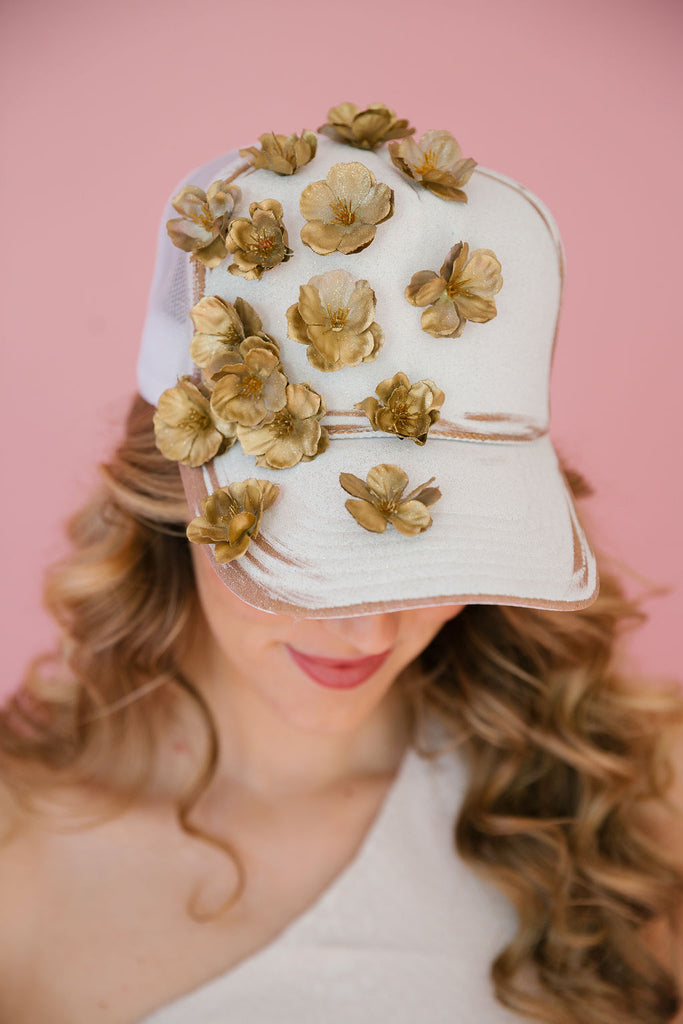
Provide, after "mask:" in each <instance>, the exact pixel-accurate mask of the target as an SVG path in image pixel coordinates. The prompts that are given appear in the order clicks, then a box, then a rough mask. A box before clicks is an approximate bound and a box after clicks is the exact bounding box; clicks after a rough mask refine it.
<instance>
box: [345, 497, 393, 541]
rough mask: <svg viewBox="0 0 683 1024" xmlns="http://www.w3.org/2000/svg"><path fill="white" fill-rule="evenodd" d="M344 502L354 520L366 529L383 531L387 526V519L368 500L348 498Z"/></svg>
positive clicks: (374, 531) (377, 531) (375, 531)
mask: <svg viewBox="0 0 683 1024" xmlns="http://www.w3.org/2000/svg"><path fill="white" fill-rule="evenodd" d="M344 504H345V506H346V508H347V509H348V510H349V512H350V513H351V515H352V516H353V518H354V519H355V520H356V522H357V523H360V525H361V526H363V527H364V528H365V529H366V530H370V531H371V533H384V531H385V530H386V528H387V520H386V518H385V516H383V515H382V513H381V512H380V511H379V509H377V508H375V506H374V505H371V504H370V502H368V501H356V500H355V499H354V498H348V499H347V500H346V501H345V502H344Z"/></svg>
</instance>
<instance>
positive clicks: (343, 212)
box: [330, 198, 356, 226]
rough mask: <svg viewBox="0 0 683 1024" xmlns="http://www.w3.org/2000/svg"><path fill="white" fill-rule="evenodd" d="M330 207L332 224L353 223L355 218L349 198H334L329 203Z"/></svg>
mask: <svg viewBox="0 0 683 1024" xmlns="http://www.w3.org/2000/svg"><path fill="white" fill-rule="evenodd" d="M330 208H331V210H332V213H333V214H334V219H333V221H332V223H333V224H344V225H345V226H347V225H349V224H353V222H354V220H355V219H356V215H355V213H354V212H353V210H352V209H351V200H350V199H339V198H337V199H335V201H334V202H333V203H330Z"/></svg>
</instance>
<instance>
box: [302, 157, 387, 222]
mask: <svg viewBox="0 0 683 1024" xmlns="http://www.w3.org/2000/svg"><path fill="white" fill-rule="evenodd" d="M376 180H377V179H376V178H375V175H374V174H373V173H372V171H370V170H369V169H368V168H367V167H366V166H365V165H364V164H361V163H359V162H358V161H357V160H353V161H352V162H351V163H348V164H334V166H333V167H330V169H329V171H328V172H327V184H328V187H329V189H330V191H331V192H332V195H333V196H334V199H335V201H341V202H342V203H344V204H345V205H348V206H349V208H350V209H351V210H355V209H356V207H357V206H359V204H360V203H362V201H363V200H364V199H365V197H366V196H367V195H368V193H369V192H370V190H371V189H372V187H373V185H374V184H375V182H376ZM385 187H387V188H388V186H385ZM390 191H391V190H390ZM301 212H302V213H303V210H302V211H301Z"/></svg>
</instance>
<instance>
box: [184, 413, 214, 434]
mask: <svg viewBox="0 0 683 1024" xmlns="http://www.w3.org/2000/svg"><path fill="white" fill-rule="evenodd" d="M179 426H180V427H181V428H182V429H183V430H191V431H193V432H197V433H199V431H202V430H207V429H208V428H209V427H210V426H211V420H210V418H209V417H208V416H207V415H206V413H205V412H201V411H200V410H199V409H188V411H187V414H186V415H185V416H184V418H183V419H182V420H181V422H180V424H179Z"/></svg>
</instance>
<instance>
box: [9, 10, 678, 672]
mask: <svg viewBox="0 0 683 1024" xmlns="http://www.w3.org/2000/svg"><path fill="white" fill-rule="evenodd" d="M3 21H4V25H3V27H2V33H1V38H2V42H1V43H0V48H1V52H0V73H1V74H2V76H3V77H4V79H5V81H4V90H3V95H4V97H5V100H4V109H3V112H2V117H3V134H4V138H5V141H4V145H3V151H4V154H5V156H4V165H3V168H2V197H3V202H2V206H3V230H2V256H1V259H2V270H1V274H2V276H1V280H2V281H3V283H4V284H5V285H6V288H5V293H4V299H3V303H2V314H3V322H4V324H5V331H4V339H3V368H4V373H3V378H4V386H3V402H2V405H1V414H2V425H1V429H2V440H3V447H4V455H5V465H6V470H5V482H6V488H5V501H4V502H3V522H2V544H3V567H4V571H3V573H2V579H3V615H2V624H3V631H5V633H6V637H5V638H4V639H3V651H4V652H5V658H4V660H3V673H2V677H1V678H0V691H1V692H8V691H9V690H11V689H12V688H13V687H15V686H16V685H17V683H18V680H19V677H20V673H21V671H22V667H23V665H24V664H25V662H26V660H27V658H28V657H29V656H30V655H32V654H34V653H36V652H38V651H39V650H40V649H41V648H43V647H44V646H45V645H46V643H48V641H49V640H50V638H51V636H52V635H53V632H52V627H51V626H50V624H49V622H48V620H47V618H46V616H45V615H44V613H43V612H42V611H41V610H40V577H41V572H42V567H43V566H44V565H45V564H46V563H47V562H48V561H51V560H52V559H53V557H54V556H56V555H57V554H59V552H60V551H62V550H63V547H64V542H63V540H62V531H61V523H62V522H63V520H64V518H65V517H66V515H67V514H68V513H69V511H70V510H72V509H73V508H74V507H75V506H76V504H77V503H78V502H79V501H80V500H81V499H82V498H83V497H84V496H85V495H86V493H87V491H88V489H89V487H90V486H91V484H92V483H93V482H94V480H95V478H96V472H95V468H94V467H95V464H96V462H97V460H99V459H101V458H104V457H105V455H106V453H107V452H108V450H109V449H110V447H111V444H112V442H113V440H114V438H115V437H116V436H117V434H118V424H119V422H120V419H121V416H122V414H123V412H124V410H125V409H126V406H127V402H128V396H129V394H130V393H131V392H132V391H133V389H134V388H135V358H136V353H137V347H138V339H139V334H140V330H141V326H142V322H143V317H144V312H145V305H146V296H147V289H148V285H149V282H150V279H151V274H152V264H153V257H154V248H155V238H156V231H157V227H158V222H159V218H160V215H161V209H162V205H163V202H164V200H165V198H166V197H167V195H169V194H170V192H171V190H172V189H173V188H174V186H175V185H176V183H177V182H178V180H179V179H180V178H181V177H183V176H184V175H185V174H186V173H187V172H188V171H189V170H190V169H191V168H193V167H194V166H196V165H198V164H200V163H203V162H204V161H206V160H208V159H210V158H212V157H214V156H216V155H218V154H220V153H222V152H224V151H226V150H228V149H230V148H233V147H236V146H244V145H249V144H250V143H252V142H254V141H255V140H256V136H257V135H258V134H260V133H261V132H263V131H268V130H274V131H278V132H286V133H288V132H292V131H300V130H301V129H302V128H304V127H309V128H316V127H317V126H318V125H319V124H321V123H322V122H323V121H324V120H325V115H326V112H327V109H328V108H329V107H330V106H332V105H333V104H336V103H339V102H341V101H342V100H352V101H354V102H356V103H359V104H362V105H364V104H366V103H370V102H373V101H382V102H385V103H387V104H388V105H389V106H392V107H394V109H396V110H397V111H398V113H399V114H400V115H401V116H405V117H407V118H409V120H410V121H411V122H412V123H413V124H415V125H416V127H417V128H418V131H419V132H422V131H425V130H426V129H428V128H448V129H450V130H451V131H453V133H454V134H455V135H456V137H457V138H458V139H459V141H460V142H461V144H462V146H463V149H464V151H465V154H466V155H468V156H469V155H471V156H473V157H475V159H477V160H478V162H479V163H480V164H482V165H483V166H485V167H492V168H495V169H496V170H499V171H503V172H504V173H506V174H508V175H510V176H511V177H513V178H516V179H517V180H519V181H521V182H523V183H524V184H525V185H527V186H528V187H529V188H531V189H532V190H533V191H534V192H536V193H537V194H538V195H540V196H541V198H542V199H544V200H545V202H546V203H547V204H548V205H549V206H550V208H551V210H552V211H553V212H554V214H555V217H556V219H557V221H558V223H559V226H560V230H561V232H562V235H563V238H564V242H565V247H566V254H567V264H568V274H567V285H566V290H565V299H564V306H563V313H562V321H561V330H560V336H559V343H558V348H557V352H556V359H555V366H554V374H553V387H552V407H553V425H552V434H553V438H554V440H555V442H556V445H557V447H558V448H559V450H560V451H561V452H562V453H564V454H565V455H566V456H567V457H568V458H569V459H570V461H571V462H573V463H575V465H576V466H577V467H579V468H581V470H582V471H583V472H584V473H585V474H586V475H587V477H588V478H589V480H591V481H592V483H593V485H594V486H595V488H596V491H597V494H596V496H595V497H594V498H593V499H592V501H591V502H590V504H589V508H590V512H589V513H588V514H585V513H584V521H585V523H586V526H587V527H588V529H589V530H591V531H592V536H593V538H594V541H595V542H596V543H597V545H598V546H600V547H602V548H606V549H607V550H609V552H610V553H611V555H613V556H614V557H615V558H618V559H622V560H624V561H626V562H627V563H628V564H630V565H631V566H632V567H633V568H634V569H635V570H637V571H638V572H639V573H641V574H644V575H646V576H647V577H649V578H650V579H652V580H654V581H656V582H658V583H661V584H666V585H668V586H670V587H671V588H672V590H671V592H670V593H669V594H668V596H664V597H658V598H655V599H653V600H651V601H649V602H648V605H647V608H648V611H649V614H650V621H649V622H648V624H647V626H646V627H645V628H644V629H643V630H642V631H641V632H640V634H639V635H638V637H637V638H634V639H633V640H632V641H631V643H630V649H631V651H632V654H633V657H634V660H635V662H636V667H640V668H642V669H643V670H645V671H647V672H654V673H667V674H675V675H677V676H678V675H680V674H681V673H680V660H679V656H680V650H681V642H680V635H681V622H682V621H683V600H682V597H681V587H680V584H681V579H682V576H683V544H682V541H681V529H680V519H681V511H682V509H683V500H682V499H683V480H682V476H683V474H682V473H681V454H680V452H681V440H682V435H683V431H682V430H681V426H680V404H681V398H680V394H681V383H680V377H681V371H682V370H683V346H682V345H681V327H680V325H681V319H682V318H681V311H680V296H681V293H682V292H683V282H682V280H681V260H680V251H681V227H682V226H683V225H682V224H681V209H682V203H681V182H682V179H681V167H682V166H683V140H682V135H681V124H682V123H683V109H682V108H683V89H682V85H683V82H682V78H683V75H682V74H681V70H680V67H681V42H682V33H681V29H682V27H683V8H681V6H680V5H679V4H678V3H676V2H674V0H647V2H646V0H638V2H635V0H559V2H558V0H555V2H549V0H515V2H514V3H512V2H510V0H488V2H487V3H485V4H480V3H476V2H473V0H468V2H467V3H461V2H458V0H448V2H447V3H446V2H443V0H431V3H426V4H423V3H412V4H408V3H406V2H404V0H398V2H397V0H394V2H390V0H371V2H369V0H346V2H343V3H342V2H338V3H334V4H329V3H328V4H325V3H324V2H322V3H321V2H320V0H317V2H314V0H313V2H312V0H287V2H283V0H265V2H261V3H254V4H252V5H247V4H244V3H242V4H240V5H238V4H235V3H230V2H226V0H220V2H217V0H204V2H203V3H202V4H198V5H190V4H182V3H180V2H178V0H163V2H161V0H150V2H147V3H141V2H140V0H136V2H132V0H117V2H116V3H112V4H105V3H93V2H92V0H60V2H59V3H48V2H46V0H22V3H15V4H13V5H12V10H8V8H6V9H5V12H4V14H3ZM9 97H11V100H10V99H9ZM8 157H9V159H8ZM84 385H85V386H84ZM638 588H639V584H637V583H634V584H633V585H632V587H631V589H632V590H638Z"/></svg>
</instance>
